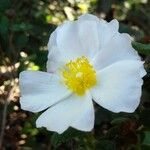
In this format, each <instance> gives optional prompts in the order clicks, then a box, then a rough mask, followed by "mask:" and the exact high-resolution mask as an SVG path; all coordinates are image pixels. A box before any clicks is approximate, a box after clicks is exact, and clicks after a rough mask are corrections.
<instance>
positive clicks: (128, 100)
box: [91, 60, 146, 112]
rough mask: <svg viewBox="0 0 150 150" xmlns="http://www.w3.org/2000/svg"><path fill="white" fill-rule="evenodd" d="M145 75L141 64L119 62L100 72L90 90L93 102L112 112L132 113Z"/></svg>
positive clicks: (138, 100) (139, 62)
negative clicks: (96, 81)
mask: <svg viewBox="0 0 150 150" xmlns="http://www.w3.org/2000/svg"><path fill="white" fill-rule="evenodd" d="M145 74H146V72H145V70H144V67H143V62H141V61H134V60H129V61H119V62H117V63H114V64H112V65H110V66H108V67H106V68H104V69H102V70H100V71H99V72H98V74H97V79H98V84H97V85H96V86H95V87H94V88H93V89H92V90H91V93H92V96H93V99H94V101H95V102H97V103H98V104H99V105H101V106H102V107H104V108H106V109H108V110H110V111H112V112H134V111H135V109H136V108H137V107H138V105H139V102H140V97H141V87H142V84H143V80H142V77H143V76H144V75H145Z"/></svg>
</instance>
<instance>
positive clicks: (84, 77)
mask: <svg viewBox="0 0 150 150" xmlns="http://www.w3.org/2000/svg"><path fill="white" fill-rule="evenodd" d="M61 73H62V77H63V82H64V83H65V85H66V86H67V87H68V89H70V90H72V91H73V92H74V93H76V94H77V95H80V96H82V95H84V94H85V92H86V90H87V89H90V88H91V87H93V86H94V85H95V84H96V82H97V81H96V72H95V70H94V68H93V66H92V65H91V64H90V63H89V61H88V59H87V58H86V57H84V56H83V57H80V58H77V59H75V60H74V61H72V60H71V61H69V62H68V63H67V64H65V67H64V68H63V69H62V72H61Z"/></svg>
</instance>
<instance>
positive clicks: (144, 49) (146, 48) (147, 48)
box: [132, 42, 150, 55]
mask: <svg viewBox="0 0 150 150" xmlns="http://www.w3.org/2000/svg"><path fill="white" fill-rule="evenodd" d="M132 46H133V48H134V49H135V50H137V51H138V52H139V53H141V54H145V55H149V54H150V44H142V43H138V42H132Z"/></svg>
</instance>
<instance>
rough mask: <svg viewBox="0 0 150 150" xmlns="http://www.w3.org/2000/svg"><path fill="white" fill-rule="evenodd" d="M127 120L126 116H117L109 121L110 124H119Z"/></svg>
mask: <svg viewBox="0 0 150 150" xmlns="http://www.w3.org/2000/svg"><path fill="white" fill-rule="evenodd" d="M127 120H128V118H124V117H118V118H115V119H113V120H112V121H111V124H113V125H117V124H121V123H123V122H125V121H127Z"/></svg>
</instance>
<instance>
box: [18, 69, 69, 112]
mask: <svg viewBox="0 0 150 150" xmlns="http://www.w3.org/2000/svg"><path fill="white" fill-rule="evenodd" d="M19 81H20V89H21V98H20V103H21V108H22V109H24V110H28V111H32V112H39V111H42V110H44V109H46V108H48V107H50V106H51V105H53V104H55V103H57V102H58V101H60V100H62V99H64V98H66V97H67V96H69V95H70V94H71V93H70V91H69V90H67V89H66V88H65V86H64V85H63V84H61V83H60V79H59V77H58V76H57V75H54V74H53V75H52V74H50V73H46V72H40V71H23V72H21V73H20V77H19Z"/></svg>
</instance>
